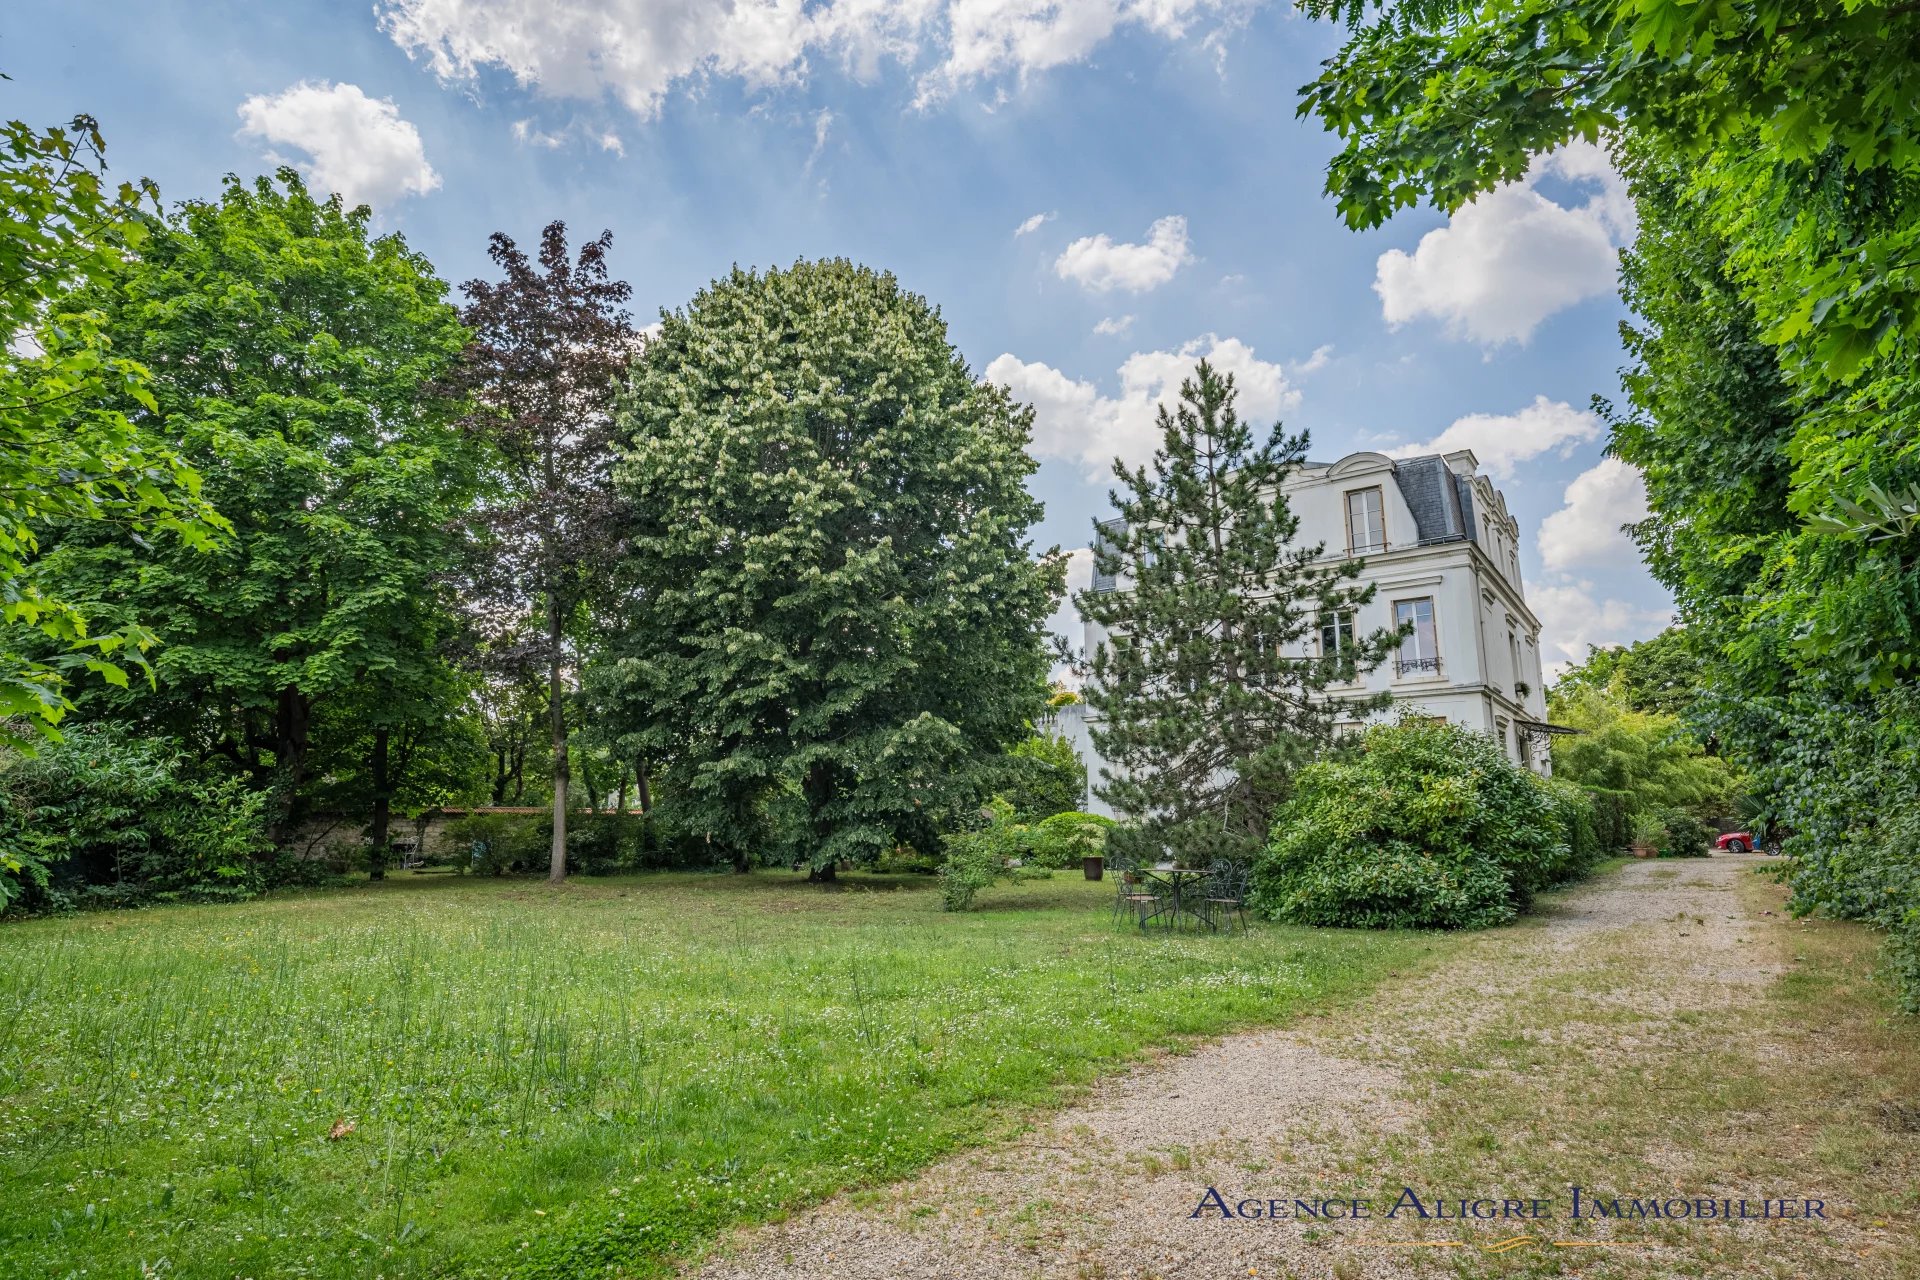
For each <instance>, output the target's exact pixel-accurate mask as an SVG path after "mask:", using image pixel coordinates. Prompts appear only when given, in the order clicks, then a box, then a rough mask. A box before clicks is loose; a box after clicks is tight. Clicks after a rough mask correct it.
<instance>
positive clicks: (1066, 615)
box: [1047, 547, 1093, 677]
mask: <svg viewBox="0 0 1920 1280" xmlns="http://www.w3.org/2000/svg"><path fill="white" fill-rule="evenodd" d="M1091 586H1093V551H1092V549H1091V548H1088V547H1075V548H1074V549H1073V550H1071V551H1069V552H1068V553H1067V594H1066V595H1064V596H1062V597H1061V599H1060V605H1059V607H1058V608H1056V609H1055V610H1054V611H1053V615H1052V616H1051V617H1049V618H1048V619H1047V629H1048V630H1049V631H1051V632H1053V634H1055V635H1057V636H1065V637H1066V640H1067V643H1068V644H1070V645H1072V646H1073V647H1074V648H1076V649H1078V648H1079V647H1080V646H1081V645H1082V644H1083V643H1084V642H1085V641H1086V628H1085V626H1084V624H1082V622H1081V621H1080V611H1079V610H1078V609H1075V608H1074V607H1073V596H1074V593H1075V592H1077V591H1085V590H1087V589H1088V588H1089V587H1091ZM1054 674H1055V675H1056V677H1057V676H1059V675H1060V674H1061V673H1060V672H1059V671H1056V672H1055V673H1054Z"/></svg>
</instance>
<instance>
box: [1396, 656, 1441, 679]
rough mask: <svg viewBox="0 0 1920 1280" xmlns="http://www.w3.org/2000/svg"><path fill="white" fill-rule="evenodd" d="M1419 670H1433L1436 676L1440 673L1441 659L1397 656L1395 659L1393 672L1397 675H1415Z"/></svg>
mask: <svg viewBox="0 0 1920 1280" xmlns="http://www.w3.org/2000/svg"><path fill="white" fill-rule="evenodd" d="M1418 672H1431V673H1433V674H1434V675H1436V676H1437V675H1439V674H1440V659H1438V658H1395V659H1394V660H1393V674H1394V675H1396V676H1405V675H1413V674H1415V673H1418Z"/></svg>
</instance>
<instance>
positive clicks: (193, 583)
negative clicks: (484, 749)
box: [54, 169, 474, 838]
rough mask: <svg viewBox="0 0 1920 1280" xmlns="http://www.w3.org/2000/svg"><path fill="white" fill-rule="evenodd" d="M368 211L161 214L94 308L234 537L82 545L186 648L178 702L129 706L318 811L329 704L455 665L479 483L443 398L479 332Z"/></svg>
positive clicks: (263, 204)
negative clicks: (451, 652) (442, 647)
mask: <svg viewBox="0 0 1920 1280" xmlns="http://www.w3.org/2000/svg"><path fill="white" fill-rule="evenodd" d="M370 219H371V214H370V213H369V211H368V210H367V209H366V208H365V207H364V206H362V207H360V208H356V209H348V208H346V207H344V206H343V205H342V203H341V201H340V199H339V197H338V196H335V197H333V198H331V199H327V200H319V199H316V198H314V197H313V196H312V195H311V194H309V193H308V191H307V189H306V187H305V186H304V184H303V183H302V182H301V180H300V177H299V175H298V174H296V173H294V172H293V171H292V170H286V169H283V170H281V171H280V173H279V175H278V181H277V182H276V181H274V180H271V179H267V178H261V179H259V180H257V181H255V182H253V183H244V182H241V181H239V180H238V179H234V178H229V179H228V180H227V182H226V184H225V188H224V190H223V191H222V193H221V196H220V198H219V199H218V200H216V201H189V202H187V203H184V204H182V205H181V206H180V207H179V208H178V210H177V211H176V212H175V213H174V214H172V215H171V216H170V217H168V218H166V219H165V220H164V221H161V222H157V223H156V224H155V225H154V226H153V228H152V233H151V234H150V236H149V237H148V238H147V239H146V241H145V242H144V243H143V244H142V245H141V247H140V253H139V254H138V255H137V256H129V257H127V258H125V259H124V260H123V261H121V262H120V263H118V264H117V265H116V266H115V268H114V269H113V271H112V272H111V274H110V275H109V276H108V278H107V280H106V282H105V283H104V284H103V285H102V286H101V287H99V288H98V289H96V290H94V291H93V292H92V293H91V294H89V295H88V301H89V303H90V304H91V305H93V306H95V307H97V309H98V311H99V312H100V314H101V315H102V317H103V322H102V332H103V333H104V334H106V335H107V336H108V337H109V338H110V340H111V341H112V343H113V348H114V350H115V351H116V352H117V353H119V354H122V355H124V356H126V357H129V358H132V359H137V360H139V361H140V362H141V363H142V364H143V365H144V366H145V367H146V368H147V369H148V370H149V371H150V372H151V379H152V380H151V384H150V385H151V388H152V395H153V407H152V408H151V409H147V410H141V412H142V414H143V421H144V422H146V423H148V424H149V425H150V429H151V430H153V431H154V432H155V433H157V434H159V435H161V436H163V437H164V438H165V439H166V440H167V441H168V442H169V443H170V444H171V445H172V447H174V448H175V449H177V450H178V452H179V454H180V455H181V456H182V457H184V458H186V459H188V460H189V461H190V462H191V463H193V464H194V465H195V466H196V467H198V468H199V470H200V472H201V474H202V475H203V476H204V477H205V488H204V492H205V495H206V497H207V499H208V500H209V501H210V502H212V503H213V504H214V505H215V506H216V507H217V508H218V509H219V510H220V511H222V512H223V513H224V514H225V515H226V516H227V518H228V519H229V520H231V522H232V525H233V536H232V538H231V539H229V540H228V541H227V542H226V543H225V544H224V545H223V546H221V547H220V548H218V549H216V550H215V551H213V552H212V553H210V554H200V553H195V552H192V551H189V550H185V549H173V548H170V547H168V546H165V545H159V546H156V548H155V549H154V551H153V552H152V553H151V554H150V555H149V556H147V557H145V558H144V559H137V558H133V557H129V556H128V555H127V554H126V552H125V550H124V548H123V547H122V546H121V545H120V544H119V542H118V541H117V540H114V539H107V538H100V537H84V536H75V537H71V538H69V539H67V540H66V541H65V542H63V544H62V545H61V547H59V548H58V549H57V551H56V552H55V553H54V555H55V557H56V558H57V560H58V571H59V573H60V574H61V575H62V577H63V580H64V582H65V583H66V584H69V585H70V589H71V590H73V591H74V592H75V593H76V594H83V595H85V596H87V597H90V598H92V599H95V600H99V601H102V602H107V603H105V604H103V605H102V606H101V607H102V609H103V610H104V611H105V612H106V613H107V614H108V615H109V616H111V617H118V616H126V617H132V618H139V619H141V620H143V621H144V622H145V623H146V624H147V625H148V626H150V627H151V628H152V629H153V631H154V632H155V633H156V634H157V635H158V636H159V637H160V638H161V640H162V641H163V642H164V644H163V647H162V648H161V649H160V650H159V651H158V656H157V658H156V669H157V671H158V674H159V677H160V688H159V691H158V693H157V694H153V695H143V696H138V697H135V696H132V695H119V696H116V697H113V698H109V699H107V701H108V703H109V705H110V708H111V710H112V711H113V713H114V714H117V715H120V716H123V717H126V718H130V719H133V720H136V721H139V722H142V723H144V724H146V725H148V726H150V727H152V728H153V729H154V730H156V731H165V732H169V733H171V734H173V735H176V736H178V737H181V738H183V739H185V740H187V741H189V742H192V743H195V744H197V745H198V746H199V748H200V749H201V750H203V751H205V752H207V753H209V754H215V755H220V756H224V757H226V758H228V759H230V760H231V761H233V762H234V763H236V764H237V765H239V766H241V767H242V768H244V769H246V770H247V771H248V772H249V773H250V774H251V775H252V776H253V777H254V778H255V779H256V781H257V782H258V783H259V784H262V785H272V786H273V787H274V788H275V791H276V803H275V806H274V817H275V821H274V833H275V835H276V837H280V838H284V836H285V835H286V834H287V833H288V831H289V829H290V824H291V823H292V822H293V821H294V820H295V818H296V817H297V810H298V802H299V799H300V797H301V795H302V792H303V789H304V788H305V787H306V785H307V783H308V780H309V774H310V761H309V754H310V750H311V745H312V731H313V726H314V723H315V712H316V708H317V706H318V704H320V703H321V702H322V701H324V700H327V699H331V698H339V697H343V696H346V695H348V694H352V695H353V696H354V697H355V698H358V699H366V698H367V697H368V696H369V695H370V694H371V695H373V700H374V701H375V702H378V701H379V695H380V693H381V692H382V691H385V692H387V693H389V694H391V695H392V698H391V702H392V705H395V706H398V705H402V704H408V705H418V703H417V700H413V699H411V698H410V695H409V694H408V693H407V692H406V691H407V690H410V689H414V688H417V687H419V686H421V685H422V684H423V682H425V681H426V680H427V679H428V676H427V674H426V673H424V672H423V670H422V668H423V667H430V666H432V665H434V664H436V663H438V662H439V661H440V658H439V656H438V655H437V653H436V652H435V647H434V643H433V641H434V639H435V636H436V634H437V631H438V628H439V625H440V624H439V623H438V621H437V620H436V618H437V615H439V614H440V613H442V612H444V608H445V606H444V602H443V601H441V600H440V599H439V598H438V593H439V592H440V591H441V589H442V588H441V585H440V583H441V575H442V574H443V573H444V572H445V570H446V568H447V566H448V565H450V564H451V563H452V562H453V561H454V559H455V558H456V555H457V547H456V535H455V533H454V532H453V520H454V517H456V516H457V515H459V514H460V513H461V512H462V510H463V509H464V507H465V505H466V504H467V502H468V501H469V499H470V497H471V494H472V492H473V485H474V460H473V450H472V449H471V448H470V446H469V445H468V443H467V441H466V439H465V438H464V437H463V436H462V434H461V433H460V432H459V430H458V429H457V427H456V426H455V421H454V420H455V416H456V413H457V409H458V406H457V405H455V404H452V403H450V402H448V401H447V400H445V399H443V398H441V397H439V396H437V395H434V394H431V393H430V389H431V388H432V386H433V385H434V383H435V381H436V380H437V379H439V378H441V377H442V376H443V375H444V374H445V373H446V371H447V369H448V367H449V366H450V364H451V362H452V361H453V359H454V358H455V357H456V356H457V355H458V353H459V351H460V349H461V347H462V346H463V344H464V343H465V341H466V338H467V333H466V330H465V329H464V328H462V326H461V325H460V323H459V320H458V317H457V316H456V315H455V314H454V311H453V308H452V307H451V306H449V305H448V303H447V302H446V300H445V296H444V295H445V292H446V289H445V286H444V285H443V284H442V283H441V281H440V280H439V279H437V278H436V277H435V276H434V274H433V271H432V268H431V267H430V266H429V265H428V263H427V262H426V260H425V259H424V258H422V257H421V256H420V255H418V254H416V253H414V252H413V251H412V250H411V249H409V248H408V247H407V245H406V243H405V241H404V240H402V239H401V238H400V237H399V236H398V235H387V236H380V237H375V236H373V235H372V234H371V233H370V231H369V229H368V224H369V221H370Z"/></svg>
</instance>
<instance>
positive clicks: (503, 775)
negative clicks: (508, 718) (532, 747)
mask: <svg viewBox="0 0 1920 1280" xmlns="http://www.w3.org/2000/svg"><path fill="white" fill-rule="evenodd" d="M509 750H511V748H510V747H509V745H508V744H507V743H505V742H502V743H501V744H500V750H499V752H498V755H497V758H498V759H499V761H500V763H499V764H497V765H495V766H494V770H493V802H494V803H495V804H496V805H501V804H505V803H506V802H507V779H508V778H509V777H511V776H512V775H511V774H509V773H508V772H507V752H508V751H509Z"/></svg>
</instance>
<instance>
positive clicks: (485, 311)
mask: <svg viewBox="0 0 1920 1280" xmlns="http://www.w3.org/2000/svg"><path fill="white" fill-rule="evenodd" d="M612 244H613V235H612V233H611V232H602V233H601V235H600V237H599V238H598V239H596V240H590V241H588V242H587V243H586V244H584V245H582V246H581V247H580V251H579V253H578V255H577V256H574V257H569V255H568V249H567V228H566V224H565V223H562V222H553V223H549V224H548V225H547V227H546V229H545V230H544V231H542V232H541V234H540V248H539V251H538V258H537V260H536V259H530V258H528V257H527V255H526V253H525V252H523V251H522V250H521V249H520V247H519V246H518V245H516V244H515V243H514V242H513V241H512V240H511V239H510V238H508V237H507V236H505V235H501V234H498V233H496V234H495V235H494V236H493V238H492V240H491V242H490V243H489V245H488V248H487V253H488V255H489V256H490V257H491V258H492V259H493V261H494V263H495V265H497V266H498V267H499V268H500V270H501V271H502V272H503V273H504V278H503V279H501V280H499V281H497V282H495V281H487V280H470V281H468V282H467V283H466V284H465V285H464V286H462V288H463V290H464V291H465V293H466V295H467V306H466V309H465V311H464V312H463V313H462V317H463V319H464V320H465V321H466V323H467V324H468V325H470V326H471V327H472V329H473V333H474V338H473V343H472V345H471V346H470V347H469V348H468V349H467V353H466V356H465V358H464V360H463V361H462V366H461V370H460V375H459V377H458V379H457V380H456V385H457V386H458V388H459V389H460V391H461V393H462V394H463V395H467V396H470V397H471V398H472V399H473V400H474V401H475V402H476V408H475V412H474V413H473V414H472V416H471V417H469V418H468V419H467V424H468V427H469V429H470V430H472V431H473V432H474V433H475V434H476V435H477V436H478V437H480V438H482V439H484V440H486V441H487V443H488V445H489V447H490V451H491V455H492V459H493V465H494V471H495V481H496V484H495V486H494V489H493V493H492V496H491V497H490V499H489V501H488V502H487V503H486V504H485V505H484V506H483V507H482V509H481V513H480V516H479V519H478V521H477V526H478V529H479V532H480V535H481V536H480V540H479V541H480V549H481V559H480V568H479V573H478V576H477V580H476V586H477V592H476V595H477V597H478V599H477V603H478V605H479V611H480V613H481V616H482V618H483V619H484V620H486V621H489V622H491V623H492V625H493V626H494V627H495V629H496V630H502V629H504V630H512V629H515V628H517V626H518V624H519V623H520V622H521V621H522V620H525V619H528V618H534V619H537V620H538V626H537V627H536V628H531V629H528V630H527V631H526V632H524V642H525V650H526V651H525V653H524V654H523V655H522V656H523V657H524V658H526V659H527V660H530V661H531V662H533V663H534V664H535V665H537V666H538V667H540V668H543V669H544V671H545V674H546V680H547V697H546V704H547V705H546V711H547V730H548V737H549V741H550V742H551V744H552V759H553V845H552V849H551V851H550V857H551V873H550V874H551V878H552V879H553V880H554V881H555V882H558V881H561V880H564V879H565V878H566V873H567V787H568V782H569V777H570V771H569V768H568V754H567V707H568V703H569V697H568V690H567V672H568V670H569V667H570V665H571V662H572V658H571V653H570V649H571V646H570V643H569V641H570V637H571V636H572V635H573V634H574V631H575V628H576V626H577V625H578V623H579V621H580V618H579V615H580V613H581V610H582V609H583V607H584V606H585V604H586V602H587V599H588V597H589V596H590V594H591V593H592V591H593V590H594V588H595V585H596V582H597V581H598V580H599V578H600V576H601V575H603V574H604V573H605V572H606V570H607V567H608V565H609V563H610V560H611V558H612V553H613V550H614V547H615V545H616V544H615V542H614V539H613V534H614V531H615V530H616V529H617V528H618V527H619V523H620V521H619V519H618V503H617V499H616V497H615V494H614V491H613V486H612V483H611V481H610V479H609V471H610V468H611V465H612V461H613V451H612V448H611V438H612V428H613V406H614V397H615V393H616V391H617V389H618V384H619V381H620V379H621V377H622V375H623V374H624V372H625V370H626V367H627V363H628V361H630V360H631V359H632V358H633V356H634V353H635V351H636V350H637V348H638V345H639V339H638V335H637V334H636V332H635V330H634V328H633V322H632V319H631V318H630V317H629V316H628V314H627V312H626V310H625V303H626V301H627V299H628V298H629V297H630V296H631V295H632V290H631V288H630V287H629V286H628V285H627V284H626V283H625V282H623V281H620V280H615V279H613V278H612V276H611V275H609V274H608V271H607V251H608V249H609V248H610V247H611V246H612Z"/></svg>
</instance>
